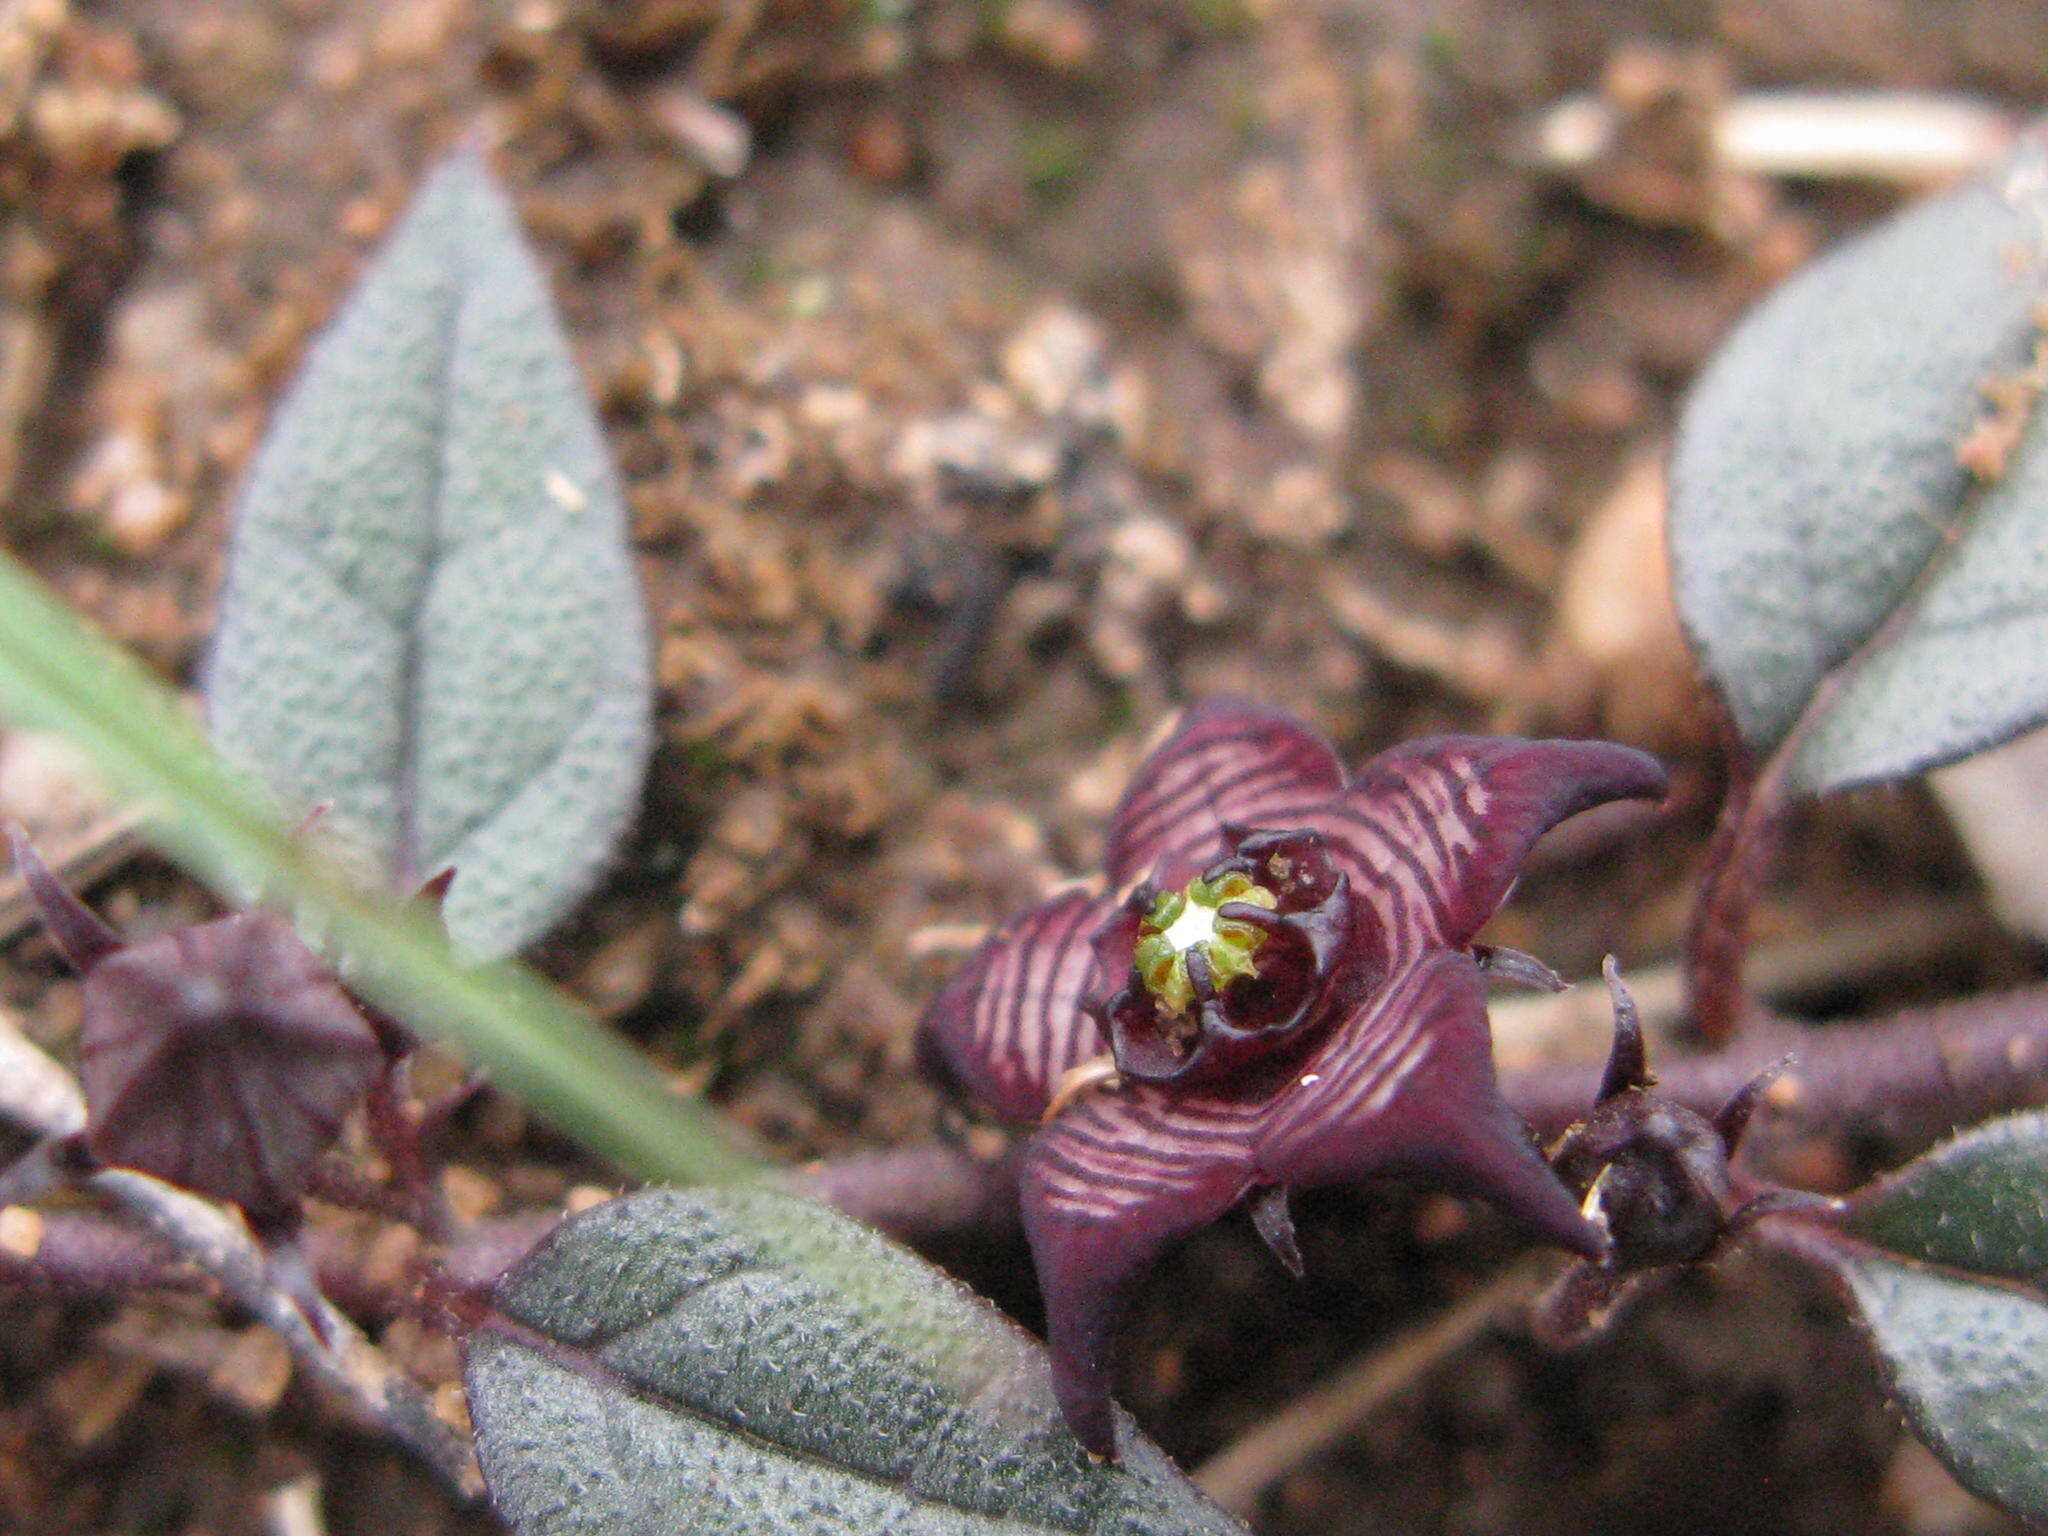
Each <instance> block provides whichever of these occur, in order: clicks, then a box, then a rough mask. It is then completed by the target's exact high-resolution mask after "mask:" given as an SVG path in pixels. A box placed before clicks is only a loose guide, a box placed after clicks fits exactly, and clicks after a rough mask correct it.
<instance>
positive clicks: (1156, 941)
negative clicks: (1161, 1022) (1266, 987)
mask: <svg viewBox="0 0 2048 1536" xmlns="http://www.w3.org/2000/svg"><path fill="white" fill-rule="evenodd" d="M1229 902H1247V903H1249V904H1250V905H1252V906H1255V907H1264V908H1265V909H1266V910H1267V911H1269V912H1270V911H1272V910H1274V909H1275V908H1276V907H1278V906H1279V904H1280V900H1279V898H1278V897H1277V896H1275V895H1274V894H1273V892H1271V891H1269V890H1267V889H1266V888H1265V887H1264V886H1263V885H1255V884H1254V883H1253V882H1252V879H1251V877H1250V876H1249V875H1247V874H1244V873H1243V872H1242V871H1239V870H1231V871H1229V872H1228V873H1226V874H1224V875H1222V876H1220V877H1218V878H1217V879H1216V880H1214V881H1209V880H1203V879H1200V878H1197V879H1194V880H1190V881H1189V882H1188V884H1187V886H1186V888H1185V889H1183V890H1178V891H1165V892H1162V893H1161V894H1160V896H1159V898H1158V899H1157V900H1156V901H1154V902H1153V903H1152V909H1151V910H1150V911H1149V912H1147V913H1146V914H1145V916H1144V918H1143V919H1142V920H1140V922H1139V924H1138V940H1137V948H1136V951H1135V952H1134V953H1133V955H1132V957H1131V958H1132V962H1133V963H1134V964H1135V965H1136V966H1137V970H1138V976H1139V979H1140V980H1141V981H1143V983H1144V985H1145V990H1146V991H1147V992H1149V993H1151V995H1152V998H1153V1001H1154V1002H1156V1003H1157V1004H1158V1005H1159V1009H1160V1011H1161V1012H1162V1013H1164V1014H1168V1015H1176V1016H1177V1015H1183V1014H1185V1013H1187V1012H1188V1010H1189V1007H1190V1005H1191V1004H1192V1003H1193V1002H1194V998H1195V985H1194V982H1193V980H1192V979H1191V978H1190V977H1189V975H1188V962H1189V960H1190V958H1195V962H1196V964H1197V966H1198V967H1199V966H1207V967H1208V972H1209V980H1210V984H1211V985H1212V986H1214V987H1216V988H1217V989H1219V990H1220V989H1221V988H1222V987H1224V986H1226V985H1228V984H1229V983H1230V982H1232V981H1234V980H1236V979H1237V978H1238V977H1240V976H1256V975H1257V974H1258V965H1257V963H1256V961H1257V956H1258V953H1259V950H1260V949H1261V948H1262V947H1263V946H1264V945H1265V942H1266V935H1265V932H1264V931H1263V930H1262V929H1260V928H1258V927H1256V926H1254V925H1253V924H1251V923H1247V922H1242V921H1238V920H1235V919H1232V918H1228V917H1225V916H1223V915H1221V913H1220V912H1219V911H1218V908H1220V907H1222V906H1224V905H1226V904H1227V903H1229Z"/></svg>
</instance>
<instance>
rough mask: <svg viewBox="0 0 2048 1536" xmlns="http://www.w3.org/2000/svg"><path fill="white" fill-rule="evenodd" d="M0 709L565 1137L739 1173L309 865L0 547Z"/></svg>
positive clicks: (719, 1173) (660, 1111)
mask: <svg viewBox="0 0 2048 1536" xmlns="http://www.w3.org/2000/svg"><path fill="white" fill-rule="evenodd" d="M0 715H4V716H5V717H6V718H7V719H8V720H9V721H11V722H13V723H14V724H17V725H20V726H27V727H31V728H35V729H39V730H47V731H52V732H55V733H57V734H59V735H62V736H65V737H68V738H69V739H70V740H71V741H72V742H73V743H74V744H75V745H76V746H77V747H78V748H79V749H80V750H81V751H82V752H83V753H84V754H85V755H86V756H87V758H88V759H90V761H91V762H92V763H93V764H94V765H95V766H96V767H97V768H98V769H99V770H100V772H101V773H102V774H103V775H104V776H105V777H106V779H107V781H108V782H109V784H110V785H111V786H112V787H113V788H114V789H115V790H116V791H117V792H118V793H120V794H121V795H123V796H124V797H127V798H129V799H132V800H134V801H135V802H137V803H138V804H139V805H141V806H142V807H143V808H144V809H145V811H146V812H147V814H148V815H149V817H150V832H151V836H152V839H153V840H154V841H156V842H157V843H158V844H159V845H160V846H161V847H162V848H163V850H164V851H165V852H166V853H167V854H169V855H170V856H171V857H172V858H174V859H176V860H177V861H178V862H179V863H180V864H182V865H183V866H184V867H185V868H186V869H188V870H189V871H190V872H191V873H192V874H193V875H195V876H196V877H197V878H199V879H200V880H202V881H205V882H206V883H207V884H209V885H211V886H213V887H214V888H215V889H217V890H220V891H222V892H236V891H249V890H263V891H267V892H271V893H273V894H275V895H276V896H278V897H279V898H281V899H283V900H285V901H287V902H289V903H291V904H292V905H293V906H294V907H295V908H297V909H298V910H300V911H302V912H303V913H304V914H305V915H306V916H307V917H308V918H309V919H310V920H311V921H312V922H313V923H314V924H315V925H316V926H317V927H318V929H319V930H320V931H321V932H322V933H323V934H324V935H325V936H326V938H327V940H328V941H329V943H330V944H331V945H332V946H333V948H334V950H335V952H336V953H337V954H339V955H340V956H342V957H343V958H344V963H345V966H346V969H347V972H348V976H349V981H350V984H351V985H352V986H355V987H357V988H358V989H359V990H360V991H361V992H362V993H363V994H364V996H366V997H368V998H369V999H371V1000H372V1001H373V1002H375V1003H377V1004H378V1005H379V1006H381V1007H383V1008H385V1009H387V1010H388V1011H389V1012H390V1013H391V1014H392V1016H393V1017H395V1018H398V1019H401V1020H403V1021H404V1022H405V1023H407V1024H408V1025H410V1026H413V1027H414V1028H416V1029H417V1030H418V1031H419V1032H420V1033H421V1034H422V1035H423V1036H426V1037H429V1038H438V1039H443V1040H446V1041H448V1042H450V1043H451V1044H453V1045H455V1046H457V1047H459V1048H460V1049H461V1050H462V1051H463V1053H464V1054H465V1055H466V1056H467V1057H468V1059H469V1060H471V1061H472V1062H474V1063H475V1064H476V1065H477V1066H479V1067H481V1068H483V1069H484V1070H485V1071H487V1072H489V1073H490V1074H491V1077H492V1079H493V1080H494V1081H495V1082H496V1083H497V1084H498V1085H499V1086H500V1087H502V1088H504V1089H506V1090H507V1091H509V1092H511V1093H514V1094H516V1095H518V1096H519V1097H520V1098H521V1099H522V1100H524V1101H525V1102H526V1103H527V1104H528V1105H529V1106H530V1107H531V1108H532V1109H533V1110H534V1111H535V1112H536V1113H537V1114H539V1115H540V1116H541V1117H542V1118H543V1119H545V1120H547V1121H548V1122H549V1123H550V1124H552V1125H553V1126H554V1127H555V1128H556V1129H558V1130H560V1131H561V1132H563V1133H564V1134H565V1135H568V1136H570V1137H573V1138H574V1139H575V1140H576V1141H578V1142H580V1143H581V1144H582V1145H584V1146H586V1147H588V1148H589V1149H590V1150H591V1151H593V1152H596V1153H598V1154H599V1155H601V1156H603V1157H605V1158H608V1159H609V1160H610V1161H612V1162H614V1163H616V1164H617V1165H618V1166H619V1167H620V1168H622V1169H624V1170H626V1171H628V1172H631V1173H633V1174H636V1175H638V1176H640V1177H642V1178H646V1179H659V1180H682V1181H712V1180H721V1179H732V1178H737V1177H741V1176H743V1175H745V1174H746V1173H748V1172H750V1171H752V1170H753V1169H754V1167H755V1165H754V1164H752V1163H751V1162H750V1161H749V1160H748V1159H746V1158H744V1157H742V1156H740V1155H739V1154H738V1153H737V1152H735V1151H734V1150H733V1149H732V1148H731V1147H730V1146H729V1145H728V1144H727V1142H726V1140H725V1138H724V1137H723V1135H722V1134H721V1133H720V1131H719V1129H718V1127H717V1125H716V1123H715V1121H714V1119H713V1117H712V1115H711V1113H710V1112H709V1111H708V1110H706V1109H704V1108H703V1107H702V1106H701V1105H697V1104H694V1103H691V1102H690V1101H687V1100H683V1099H680V1098H678V1097H676V1096H675V1095H673V1094H670V1093H668V1092H666V1091H664V1090H663V1089H662V1088H661V1087H660V1085H659V1081H658V1075H657V1073H656V1072H655V1070H654V1069H653V1067H652V1066H651V1065H650V1064H649V1063H648V1062H647V1061H645V1060H643V1059H642V1058H640V1057H638V1056H636V1055H635V1054H634V1053H633V1052H632V1051H630V1050H628V1049H627V1048H626V1047H625V1046H623V1045H622V1044H620V1043H619V1041H618V1040H617V1039H615V1038H614V1037H613V1036H612V1035H610V1034H608V1033H606V1032H605V1030H603V1029H602V1028H601V1027H600V1026H599V1025H597V1024H596V1023H595V1022H594V1021H593V1020H591V1019H590V1018H589V1017H587V1016H586V1015H584V1014H582V1013H581V1012H579V1011H578V1010H576V1009H575V1008H573V1007H571V1006H569V1005H568V1004H567V1003H566V1002H564V1001H563V1000H562V999H561V998H560V997H558V996H557V995H556V994H555V993H554V992H553V991H552V990H551V989H550V988H548V987H547V986H546V985H545V984H543V983H542V982H541V981H539V980H538V979H537V978H535V977H534V976H533V975H531V973H529V972H527V971H525V970H523V969H521V968H520V967H518V966H515V965H510V964H500V965H492V966H488V967H484V968H481V969H463V968H460V967H458V966H456V965H455V964H454V963H453V961H452V960H451V958H450V956H449V954H448V950H447V946H446V945H445V943H444V942H443V941H442V940H441V938H440V937H439V935H437V934H436V933H434V932H432V931H431V929H430V928H429V926H428V925H427V924H426V923H425V922H423V921H421V920H419V919H417V918H415V917H413V916H410V915H408V914H405V913H402V912H401V911H399V910H398V908H397V904H396V903H394V902H391V901H389V900H385V901H377V900H374V899H371V898H369V897H366V896H365V895H364V894H363V893H361V892H360V891H357V890H355V889H353V888H351V887H350V886H349V885H347V884H346V883H344V882H343V881H341V880H338V879H336V878H335V877H334V876H333V875H331V874H329V873H327V872H325V871H324V870H322V869H321V868H320V867H319V866H318V865H317V864H316V863H315V862H314V861H313V860H312V859H310V858H309V857H308V856H307V854H306V852H305V850H304V849H303V848H301V847H300V846H299V845H298V844H297V843H295V842H294V841H293V840H292V838H291V837H290V836H289V835H287V833H286V832H285V830H284V829H283V828H282V827H281V825H280V824H279V822H278V820H277V818H276V816H275V814H274V813H273V811H272V810H271V808H270V807H269V806H268V805H267V804H266V803H265V802H264V801H263V799H262V798H261V797H260V796H259V795H258V794H257V793H256V792H255V791H254V790H252V789H251V788H250V786H249V785H247V784H246V783H244V782H243V781H242V780H240V779H238V778H237V777H235V776H234V775H233V774H231V773H230V772H228V770H227V769H226V768H224V767H223V766H222V765H221V763H220V762H219V760H218V759H217V758H216V757H215V756H214V754H213V752H212V750H211V748H209V747H208V746H207V744H206V741H205V739H204V737H203V736H202V735H201V733H200V731H199V730H198V728H197V727H196V726H195V725H194V724H193V722H192V721H191V720H190V719H189V718H188V717H187V716H186V715H185V713H184V712H183V711H182V710H181V709H180V708H179V707H178V704H177V701H176V700H175V699H174V698H173V697H172V695H171V694H170V693H169V692H168V691H167V690H166V689H165V688H164V687H163V686H162V685H161V684H159V683H157V682H156V681H155V680H153V679H152V678H150V677H149V676H148V675H147V674H146V673H145V672H144V671H143V670H142V668H141V667H140V666H138V665H137V664H136V663H135V662H134V660H133V659H132V658H131V657H129V656H128V655H127V654H126V653H124V652H123V651H121V650H120V649H119V648H118V647H117V646H115V645H113V644H112V643H111V642H109V641H108V640H107V639H106V638H105V637H104V636H101V635H99V634H97V633H95V632H94V631H93V630H92V629H91V628H90V627H89V626H87V625H86V624H85V623H84V622H82V621H81V620H80V619H79V618H78V617H77V615H75V614H73V613H72V612H71V611H70V610H69V609H68V608H66V607H65V606H64V605H63V604H62V603H61V602H59V601H58V600H57V599H56V597H55V596H54V595H52V594H51V593H50V592H49V590H48V589H47V588H45V587H44V586H43V585H42V583H40V582H39V581H37V580H36V579H35V578H34V577H33V576H31V575H30V574H29V573H28V572H27V571H25V570H24V569H23V568H22V567H21V565H20V564H19V563H17V562H16V561H15V560H14V559H13V558H12V557H10V556H6V555H4V554H0Z"/></svg>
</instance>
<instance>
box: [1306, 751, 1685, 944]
mask: <svg viewBox="0 0 2048 1536" xmlns="http://www.w3.org/2000/svg"><path fill="white" fill-rule="evenodd" d="M1665 789H1666V778H1665V773H1664V768H1663V765H1662V764H1660V763H1659V762H1658V761H1657V760H1656V759H1655V758H1654V757H1651V756H1650V755H1649V754H1648V753H1645V752H1638V751H1636V750H1635V749H1634V748H1633V747H1621V746H1616V745H1614V744H1613V743H1611V742H1604V741H1519V740H1516V739H1514V738H1512V737H1497V736H1433V737H1428V738H1426V739H1423V740H1420V741H1412V742H1409V743H1407V744H1406V745H1404V746H1400V747H1396V748H1395V749H1394V750H1393V751H1391V752H1384V753H1382V754H1381V755H1380V756H1378V757H1376V758H1374V759H1373V760H1372V761H1371V762H1369V763H1367V764H1366V765H1365V767H1364V768H1363V769H1362V770H1360V772H1359V773H1358V774H1357V775H1356V776H1355V777H1354V778H1353V780H1352V782H1351V784H1350V786H1349V787H1348V788H1347V789H1345V791H1344V792H1343V793H1342V795H1340V796H1338V797H1337V798H1335V799H1333V800H1329V801H1327V802H1325V803H1323V804H1320V805H1308V804H1301V805H1297V806H1294V807H1291V808H1288V807H1283V808H1281V815H1280V818H1279V819H1281V820H1283V821H1285V822H1286V823H1287V824H1288V825H1290V826H1294V827H1302V828H1308V829H1310V830H1313V831H1317V832H1321V833H1322V834H1323V835H1324V837H1325V838H1327V839H1328V840H1329V842H1330V845H1331V851H1332V852H1333V853H1334V854H1335V855H1336V856H1337V857H1338V859H1339V860H1340V861H1341V862H1342V863H1343V864H1344V865H1345V866H1346V868H1347V869H1348V871H1349V873H1350V874H1351V888H1352V892H1353V896H1354V899H1362V900H1364V901H1365V902H1366V903H1367V904H1368V905H1369V906H1370V907H1371V908H1372V910H1373V913H1374V915H1375V916H1376V917H1377V919H1378V926H1379V932H1380V936H1381V942H1382V944H1383V945H1384V946H1385V950H1384V956H1383V958H1384V959H1385V960H1386V962H1387V963H1389V964H1390V965H1394V966H1398V965H1399V964H1401V963H1402V962H1405V961H1408V960H1413V959H1415V958H1417V957H1418V956H1420V955H1422V954H1423V953H1425V952H1426V951H1428V950H1430V949H1433V948H1437V947H1440V946H1447V947H1449V948H1452V949H1463V948H1464V947H1465V946H1466V945H1468V944H1469V943H1471V942H1472V938H1473V936H1474V935H1475V934H1477V933H1478V932H1479V930H1480V929H1481V928H1483V927H1484V926H1485V925H1486V921H1487V919H1488V918H1490V917H1492V916H1493V913H1494V909H1495V908H1497V907H1498V906H1499V905H1500V904H1501V902H1502V901H1504V900H1505V899H1506V898H1507V894H1508V890H1509V888H1510V887H1511V886H1513V884H1514V882H1515V876H1516V875H1517V874H1519V873H1520V871H1521V868H1522V861H1523V860H1524V859H1525V858H1526V857H1527V856H1528V853H1529V849H1530V848H1531V847H1532V846H1533V845H1534V844H1535V842H1536V839H1537V838H1539V837H1541V836H1542V835H1543V834H1544V833H1545V832H1548V831H1549V830H1550V829H1551V828H1552V827H1554V826H1556V825H1557V824H1558V823H1559V822H1561V821H1564V820H1565V819H1566V818H1568V817H1571V816H1576V815H1577V814H1578V813H1579V812H1580V811H1584V810H1590V809H1591V808H1592V807H1594V806H1596V805H1604V804H1606V803H1607V802H1608V801H1610V800H1636V799H1644V800H1647V799H1655V798H1657V797H1659V796H1661V795H1662V794H1663V793H1664V792H1665Z"/></svg>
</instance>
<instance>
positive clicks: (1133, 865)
mask: <svg viewBox="0 0 2048 1536" xmlns="http://www.w3.org/2000/svg"><path fill="white" fill-rule="evenodd" d="M1343 787H1344V765H1343V764H1342V763H1341V762H1339V761H1338V759H1337V755H1336V753H1335V752H1333V751H1331V750H1330V744H1329V743H1328V742H1327V741H1325V740H1323V738H1322V737H1320V736H1318V735H1317V734H1316V733H1315V732H1314V731H1312V730H1310V729H1309V728H1308V727H1307V726H1305V725H1303V724H1302V723H1301V722H1300V721H1299V720H1296V719H1295V718H1294V717H1293V716H1292V715H1288V714H1284V713H1282V712H1281V711H1279V710H1277V709H1262V708H1260V707H1259V706H1257V705H1255V704H1244V703H1240V702H1238V701H1236V700H1233V699H1212V700H1209V701H1207V702H1205V703H1202V704H1198V705H1196V706H1195V707H1194V708H1193V709H1191V710H1189V711H1188V712H1187V715H1186V716H1185V717H1184V718H1183V719H1182V720H1181V723H1180V725H1179V726H1178V727H1177V728H1176V729H1175V730H1174V732H1173V734H1172V735H1171V736H1169V737H1167V739H1166V740H1165V741H1164V742H1162V743H1161V744H1160V745H1159V746H1158V747H1156V748H1155V749H1154V750H1153V752H1152V755H1151V756H1149V757H1147V758H1146V759H1145V761H1144V762H1143V763H1142V764H1141V765H1140V766H1139V768H1138V771H1137V773H1136V774H1135V775H1134V776H1133V777H1132V779H1131V787H1130V788H1129V789H1128V790H1126V791H1125V792H1124V798H1123V801H1122V803H1121V804H1119V805H1118V806H1117V809H1116V815H1115V816H1114V817H1113V818H1112V819H1111V821H1110V824H1109V859H1108V861H1109V878H1110V883H1111V884H1113V885H1115V886H1118V887H1122V886H1125V885H1128V884H1129V883H1130V882H1131V881H1133V880H1135V879H1137V878H1139V877H1140V876H1141V875H1144V874H1146V873H1147V872H1148V871H1150V870H1152V869H1153V867H1154V866H1155V865H1158V864H1160V863H1161V862H1162V861H1163V860H1166V859H1168V857H1169V856H1172V857H1173V858H1175V859H1177V860H1183V861H1186V864H1187V867H1186V868H1185V869H1184V870H1175V871H1167V870H1162V871H1161V873H1160V875H1159V879H1160V881H1161V883H1162V884H1165V885H1178V884H1181V883H1183V882H1184V881H1185V880H1186V879H1187V877H1188V876H1189V875H1191V874H1193V873H1195V872H1197V871H1198V870H1199V868H1200V867H1201V866H1202V865H1203V864H1206V863H1208V862H1210V860H1212V859H1214V858H1216V857H1219V856H1220V855H1221V854H1222V853H1223V851H1224V850H1223V838H1222V828H1223V824H1224V823H1225V822H1235V823H1241V824H1243V825H1247V826H1263V825H1265V823H1266V821H1267V819H1268V818H1269V817H1270V815H1271V813H1272V812H1273V811H1274V810H1275V809H1277V808H1279V807H1281V806H1287V805H1300V804H1302V803H1303V802H1305V801H1312V800H1324V799H1328V798H1329V797H1330V796H1332V795H1334V794H1336V793H1337V792H1338V791H1339V790H1341V789H1342V788H1343Z"/></svg>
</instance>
